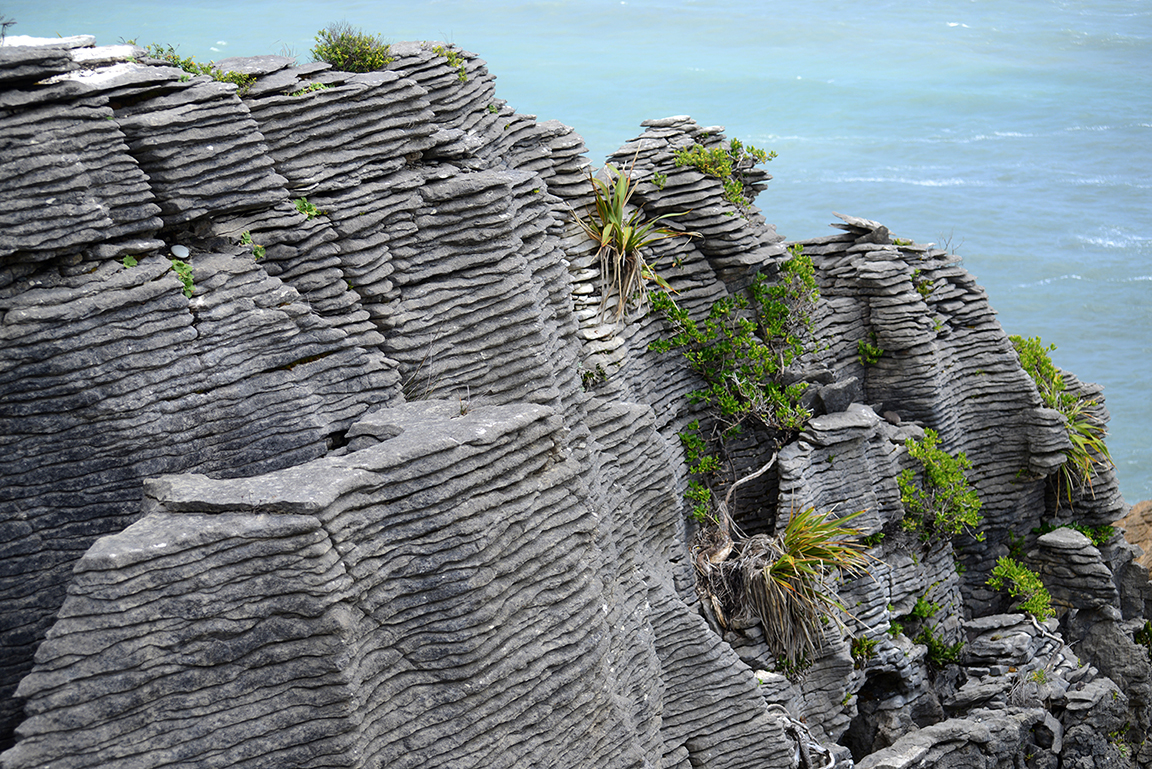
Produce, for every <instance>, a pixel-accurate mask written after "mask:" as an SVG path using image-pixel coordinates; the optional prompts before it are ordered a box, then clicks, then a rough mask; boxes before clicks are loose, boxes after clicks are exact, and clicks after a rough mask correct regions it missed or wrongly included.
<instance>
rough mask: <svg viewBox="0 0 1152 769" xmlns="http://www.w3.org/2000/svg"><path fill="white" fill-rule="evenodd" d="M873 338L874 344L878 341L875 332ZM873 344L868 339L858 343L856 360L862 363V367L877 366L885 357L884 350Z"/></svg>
mask: <svg viewBox="0 0 1152 769" xmlns="http://www.w3.org/2000/svg"><path fill="white" fill-rule="evenodd" d="M871 338H872V342H875V341H876V334H875V332H873V333H872V337H871ZM872 342H869V341H868V340H866V339H860V340H859V341H857V342H856V359H857V360H859V361H860V365H861V366H875V365H876V364H877V363H879V362H880V358H882V357H883V356H884V348H883V347H880V346H879V345H875V344H872Z"/></svg>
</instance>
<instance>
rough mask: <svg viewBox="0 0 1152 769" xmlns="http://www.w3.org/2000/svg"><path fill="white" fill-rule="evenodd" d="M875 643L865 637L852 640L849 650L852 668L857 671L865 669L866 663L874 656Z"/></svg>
mask: <svg viewBox="0 0 1152 769" xmlns="http://www.w3.org/2000/svg"><path fill="white" fill-rule="evenodd" d="M876 643H877V642H876V641H874V640H873V639H871V638H868V637H866V636H860V637H858V638H853V639H852V643H851V645H850V647H849V650H850V652H851V654H852V660H853V667H855V668H856V669H857V670H860V669H861V668H863V667H865V666H866V665H867V664H868V661H869V660H871V659H873V658H874V657H875V656H876Z"/></svg>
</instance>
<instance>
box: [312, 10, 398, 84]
mask: <svg viewBox="0 0 1152 769" xmlns="http://www.w3.org/2000/svg"><path fill="white" fill-rule="evenodd" d="M311 53H312V58H313V60H315V61H323V62H326V63H328V64H331V65H332V66H333V67H334V68H335V69H338V70H340V71H342V72H375V71H376V70H379V69H384V68H385V67H386V66H388V65H389V64H391V63H392V62H393V61H395V58H394V57H392V56H389V55H388V54H389V46H388V44H387V43H385V42H384V41H383V40H381V39H380V36H379V35H369V34H367V33H366V32H364V31H363V30H361V29H360V28H359V27H353V26H352V25H351V24H349V23H348V22H346V21H340V22H335V23H332V24H329V25H328V26H327V27H326V28H325V29H322V30H320V31H319V32H317V33H316V45H315V46H313V47H312V50H311Z"/></svg>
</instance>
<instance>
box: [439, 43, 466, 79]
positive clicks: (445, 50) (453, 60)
mask: <svg viewBox="0 0 1152 769" xmlns="http://www.w3.org/2000/svg"><path fill="white" fill-rule="evenodd" d="M432 53H434V54H436V55H437V56H443V57H444V58H445V59H447V60H448V66H450V67H452V68H453V69H455V70H456V79H457V80H459V81H460V82H461V83H466V82H468V69H467V63H466V62H465V61H464V57H463V56H461V55H460V52H459V51H457V50H456V49H455V48H449V47H447V46H443V45H434V46H432Z"/></svg>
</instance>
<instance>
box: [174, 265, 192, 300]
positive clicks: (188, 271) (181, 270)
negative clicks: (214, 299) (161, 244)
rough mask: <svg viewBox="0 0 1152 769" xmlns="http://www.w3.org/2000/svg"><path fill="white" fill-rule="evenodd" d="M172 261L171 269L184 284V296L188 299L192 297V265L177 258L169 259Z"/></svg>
mask: <svg viewBox="0 0 1152 769" xmlns="http://www.w3.org/2000/svg"><path fill="white" fill-rule="evenodd" d="M169 261H170V262H172V270H173V271H174V272H175V273H176V277H177V278H179V279H180V282H181V283H183V284H184V296H186V297H188V298H189V299H191V298H192V291H193V288H194V286H193V285H192V265H190V264H188V263H187V262H182V261H180V260H179V259H170V260H169Z"/></svg>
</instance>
